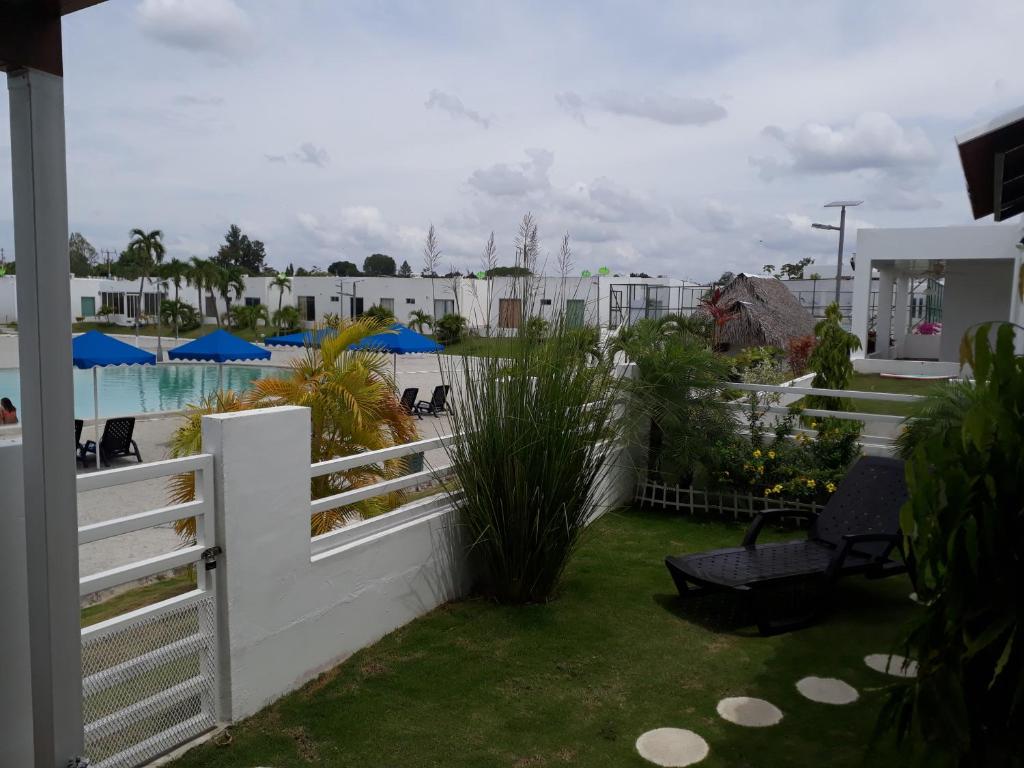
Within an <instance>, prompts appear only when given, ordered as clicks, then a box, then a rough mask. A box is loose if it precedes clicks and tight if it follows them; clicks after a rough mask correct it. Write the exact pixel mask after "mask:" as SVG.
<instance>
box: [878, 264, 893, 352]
mask: <svg viewBox="0 0 1024 768" xmlns="http://www.w3.org/2000/svg"><path fill="white" fill-rule="evenodd" d="M892 286H893V271H892V269H891V268H889V269H881V268H879V270H878V308H877V309H878V312H877V315H876V319H875V354H876V355H878V356H879V357H889V355H890V349H889V337H890V335H891V334H892V306H893V304H892Z"/></svg>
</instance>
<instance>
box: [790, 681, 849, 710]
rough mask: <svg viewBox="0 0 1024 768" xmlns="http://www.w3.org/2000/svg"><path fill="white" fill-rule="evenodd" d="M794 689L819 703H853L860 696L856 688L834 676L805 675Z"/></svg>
mask: <svg viewBox="0 0 1024 768" xmlns="http://www.w3.org/2000/svg"><path fill="white" fill-rule="evenodd" d="M796 689H797V690H798V691H800V693H801V694H802V695H803V696H804V697H805V698H808V699H810V700H811V701H816V702H818V703H819V704H853V702H855V701H856V700H857V699H858V698H859V697H860V694H858V693H857V689H856V688H854V687H853V686H852V685H850V684H849V683H844V682H843V681H842V680H837V679H836V678H834V677H805V678H804V679H803V680H801V681H800V682H798V683H797V684H796Z"/></svg>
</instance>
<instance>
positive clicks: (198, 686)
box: [78, 454, 218, 768]
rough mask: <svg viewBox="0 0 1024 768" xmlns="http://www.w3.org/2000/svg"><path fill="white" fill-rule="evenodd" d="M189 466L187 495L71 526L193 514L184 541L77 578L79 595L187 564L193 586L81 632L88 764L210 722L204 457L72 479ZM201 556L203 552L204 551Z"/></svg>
mask: <svg viewBox="0 0 1024 768" xmlns="http://www.w3.org/2000/svg"><path fill="white" fill-rule="evenodd" d="M188 472H192V473H194V477H195V487H196V498H195V500H194V501H191V502H187V503H183V504H173V505H170V506H166V507H161V508H159V509H154V510H150V511H146V512H139V513H137V514H133V515H126V516H124V517H118V518H114V519H111V520H105V521H103V522H99V523H93V524H91V525H85V526H81V527H79V529H78V543H79V545H82V544H89V543H91V542H95V541H100V540H103V539H109V538H113V537H115V536H120V535H123V534H126V533H132V532H134V531H141V530H145V529H147V528H152V527H154V526H161V525H167V524H169V523H173V522H174V521H176V520H181V519H184V518H189V517H194V518H195V519H196V542H195V544H193V545H191V546H185V547H182V548H180V549H176V550H172V551H170V552H167V553H164V554H160V555H156V556H154V557H149V558H146V559H144V560H140V561H136V562H131V563H128V564H125V565H120V566H117V567H114V568H110V569H108V570H105V571H102V572H100V573H96V574H93V575H90V576H85V577H83V578H81V579H80V580H79V592H80V595H81V596H83V597H85V596H87V595H91V594H93V593H96V592H100V591H103V590H108V589H112V588H116V587H121V586H123V585H126V584H130V583H133V582H138V581H139V580H140V579H147V578H149V577H153V576H156V575H157V574H161V573H165V572H167V571H170V570H175V569H180V568H187V567H191V568H194V569H195V571H196V588H195V589H194V590H191V591H189V592H186V593H185V594H182V595H179V596H177V597H174V598H172V599H170V600H165V601H162V602H159V603H156V604H153V605H148V606H145V607H143V608H139V609H138V610H134V611H131V612H128V613H125V614H122V615H120V616H116V617H114V618H111V619H108V620H106V621H103V622H100V623H97V624H93V625H91V626H89V627H85V628H84V629H82V695H83V699H82V719H83V730H84V735H85V754H86V756H87V757H88V758H89V759H90V761H91V764H92V765H93V766H95V767H96V768H134V767H135V766H138V765H142V764H144V763H146V762H148V761H150V760H152V759H153V758H155V757H158V756H160V755H162V754H164V753H166V752H167V751H169V750H171V749H174V748H175V747H178V746H180V745H181V744H182V743H184V742H186V741H188V740H190V739H192V738H195V737H196V736H199V735H200V734H202V733H204V732H206V731H208V730H210V729H211V728H214V727H215V726H216V724H217V721H218V717H217V664H216V654H217V619H216V606H215V598H214V592H213V590H212V587H213V578H214V571H212V570H207V569H206V568H205V567H199V563H200V562H201V561H204V559H205V560H207V561H208V562H210V563H214V562H215V560H214V559H213V558H214V557H215V550H214V494H213V480H214V479H213V456H211V455H210V454H200V455H197V456H189V457H187V458H182V459H171V460H168V461H157V462H153V463H150V464H139V465H133V466H129V467H123V468H119V469H110V470H106V471H101V472H94V473H91V474H83V475H79V476H78V491H79V492H80V493H81V492H85V491H95V490H100V489H103V488H110V487H113V486H117V485H124V484H127V483H136V482H141V481H145V480H154V479H160V478H166V477H171V476H173V475H177V474H183V473H188ZM204 555H205V558H204Z"/></svg>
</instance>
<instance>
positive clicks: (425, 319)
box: [409, 309, 434, 333]
mask: <svg viewBox="0 0 1024 768" xmlns="http://www.w3.org/2000/svg"><path fill="white" fill-rule="evenodd" d="M423 326H427V327H428V328H433V326H434V318H433V317H431V316H430V315H429V314H427V313H426V312H424V311H423V310H422V309H414V310H413V311H412V312H410V313H409V327H410V328H413V329H414V330H415V331H416V333H423Z"/></svg>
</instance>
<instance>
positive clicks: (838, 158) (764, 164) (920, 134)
mask: <svg viewBox="0 0 1024 768" xmlns="http://www.w3.org/2000/svg"><path fill="white" fill-rule="evenodd" d="M763 133H764V135H765V136H767V137H768V138H770V139H773V140H774V141H776V142H778V144H780V145H781V146H782V148H783V149H784V150H785V152H786V154H785V156H784V157H783V158H781V159H778V158H775V157H767V158H763V157H762V158H751V162H752V163H753V164H754V165H756V166H758V167H759V168H760V169H761V175H762V177H764V178H766V179H771V178H774V177H776V176H779V175H783V174H786V173H798V174H799V173H809V174H827V173H844V172H849V171H859V170H889V169H900V168H913V167H921V166H929V165H933V164H934V163H935V162H936V160H937V155H936V151H935V147H934V146H933V145H932V142H931V141H930V140H929V138H928V136H927V135H926V134H925V133H924V131H923V130H921V129H920V128H905V127H903V126H902V125H900V124H899V123H898V122H896V120H894V119H893V118H892V117H891V116H890V115H888V114H886V113H884V112H864V113H862V114H860V115H858V116H857V118H856V119H855V120H854V121H853V122H852V123H848V124H846V125H840V126H830V125H824V124H822V123H804V124H803V125H801V126H800V127H798V128H796V129H794V130H791V131H787V130H784V129H782V128H780V127H778V126H775V125H770V126H768V127H766V128H765V129H764V131H763Z"/></svg>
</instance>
